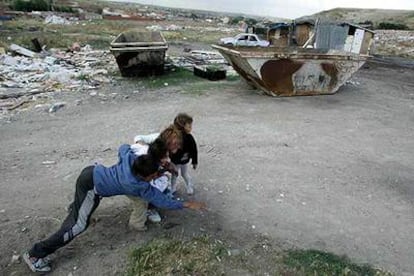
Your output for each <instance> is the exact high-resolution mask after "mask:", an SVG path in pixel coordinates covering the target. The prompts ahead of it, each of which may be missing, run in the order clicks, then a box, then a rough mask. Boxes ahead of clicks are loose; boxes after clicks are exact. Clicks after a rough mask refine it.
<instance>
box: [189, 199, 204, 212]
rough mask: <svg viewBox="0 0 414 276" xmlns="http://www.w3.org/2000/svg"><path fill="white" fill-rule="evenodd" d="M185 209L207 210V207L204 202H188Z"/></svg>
mask: <svg viewBox="0 0 414 276" xmlns="http://www.w3.org/2000/svg"><path fill="white" fill-rule="evenodd" d="M184 207H185V208H189V209H193V210H207V205H206V204H205V203H204V202H198V201H186V202H184Z"/></svg>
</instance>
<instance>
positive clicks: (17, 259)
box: [11, 255, 20, 264]
mask: <svg viewBox="0 0 414 276" xmlns="http://www.w3.org/2000/svg"><path fill="white" fill-rule="evenodd" d="M11 263H12V264H18V263H20V255H13V256H12V259H11Z"/></svg>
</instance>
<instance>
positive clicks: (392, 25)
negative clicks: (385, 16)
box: [377, 22, 409, 30]
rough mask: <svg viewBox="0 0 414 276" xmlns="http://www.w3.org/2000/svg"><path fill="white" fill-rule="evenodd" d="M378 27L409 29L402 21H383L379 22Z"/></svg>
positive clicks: (384, 28)
mask: <svg viewBox="0 0 414 276" xmlns="http://www.w3.org/2000/svg"><path fill="white" fill-rule="evenodd" d="M377 29H380V30H408V29H409V28H408V26H407V25H405V24H400V23H391V22H381V23H379V24H378V26H377Z"/></svg>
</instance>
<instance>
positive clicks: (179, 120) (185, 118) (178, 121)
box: [174, 113, 193, 130]
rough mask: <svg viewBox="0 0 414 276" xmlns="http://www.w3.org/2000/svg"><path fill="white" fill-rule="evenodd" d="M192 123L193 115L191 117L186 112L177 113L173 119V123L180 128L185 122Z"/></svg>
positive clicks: (182, 128)
mask: <svg viewBox="0 0 414 276" xmlns="http://www.w3.org/2000/svg"><path fill="white" fill-rule="evenodd" d="M192 123H193V117H191V116H190V115H188V114H187V113H178V115H177V116H176V117H175V119H174V125H175V126H176V127H177V128H178V129H180V130H184V126H185V125H186V124H192Z"/></svg>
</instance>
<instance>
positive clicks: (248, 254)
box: [126, 235, 392, 276]
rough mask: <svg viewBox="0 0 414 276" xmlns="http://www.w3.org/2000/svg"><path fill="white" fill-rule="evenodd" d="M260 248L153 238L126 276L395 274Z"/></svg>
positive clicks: (326, 256) (134, 255) (325, 256)
mask: <svg viewBox="0 0 414 276" xmlns="http://www.w3.org/2000/svg"><path fill="white" fill-rule="evenodd" d="M260 248H263V246H259V248H251V249H246V250H238V251H239V254H237V255H233V254H231V251H232V250H231V249H230V246H227V245H226V244H225V243H223V242H221V241H219V240H215V239H213V238H212V237H210V236H206V235H205V236H200V237H195V238H192V239H191V240H188V241H180V240H177V239H172V238H170V239H167V238H159V239H154V240H152V241H150V242H149V243H147V244H146V245H144V246H142V247H140V248H137V249H134V250H133V251H132V252H131V253H130V256H129V262H128V267H127V273H126V275H127V276H133V275H140V276H147V275H148V276H149V275H151V276H152V275H226V273H228V272H231V271H233V272H234V271H239V272H240V271H244V272H249V273H252V274H254V275H263V274H265V275H306V276H308V275H309V276H311V275H329V276H330V275H344V276H345V275H347V276H351V275H356V276H359V275H361V276H362V275H364V276H371V275H372V276H374V275H376V276H390V275H392V274H391V273H389V272H385V271H381V270H378V269H375V268H373V267H371V266H370V265H367V264H363V265H360V264H355V263H353V262H351V261H350V260H349V259H348V258H346V257H340V256H337V255H334V254H331V253H327V252H322V251H317V250H291V251H278V250H276V249H270V247H269V248H267V249H266V250H264V251H263V249H260Z"/></svg>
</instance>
